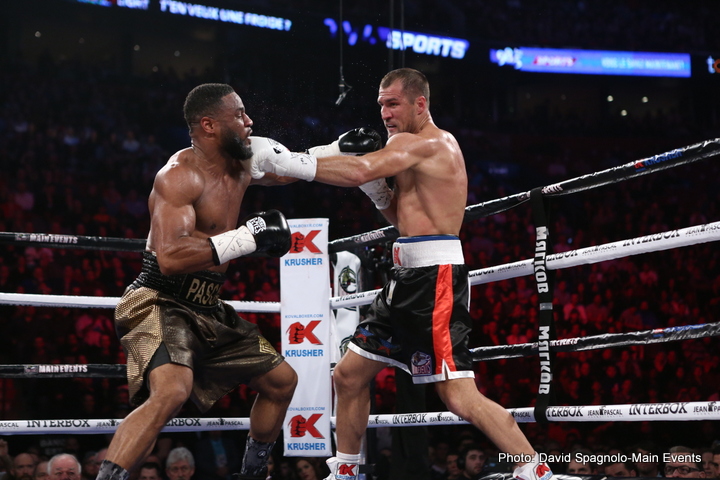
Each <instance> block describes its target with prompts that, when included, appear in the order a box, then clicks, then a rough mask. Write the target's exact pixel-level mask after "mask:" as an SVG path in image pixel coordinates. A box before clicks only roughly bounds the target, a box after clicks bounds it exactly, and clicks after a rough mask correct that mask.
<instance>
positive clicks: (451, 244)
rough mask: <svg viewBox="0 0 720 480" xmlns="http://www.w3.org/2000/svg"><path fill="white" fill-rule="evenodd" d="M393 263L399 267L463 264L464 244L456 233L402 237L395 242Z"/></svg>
mask: <svg viewBox="0 0 720 480" xmlns="http://www.w3.org/2000/svg"><path fill="white" fill-rule="evenodd" d="M393 263H394V264H395V266H398V267H408V268H416V267H429V266H430V265H447V264H450V265H463V264H464V263H465V257H464V256H463V251H462V244H461V243H460V239H459V238H458V237H456V236H455V235H421V236H417V237H400V238H398V239H397V240H395V243H394V244H393Z"/></svg>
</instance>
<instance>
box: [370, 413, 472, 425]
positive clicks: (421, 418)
mask: <svg viewBox="0 0 720 480" xmlns="http://www.w3.org/2000/svg"><path fill="white" fill-rule="evenodd" d="M468 423H470V422H468V421H467V420H465V419H463V418H462V417H458V416H457V415H455V414H454V413H451V412H429V413H402V414H396V415H392V414H391V415H387V414H386V415H370V418H369V419H368V427H371V428H377V427H388V426H395V427H397V426H408V427H409V426H414V425H466V424H468Z"/></svg>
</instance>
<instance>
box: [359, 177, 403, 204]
mask: <svg viewBox="0 0 720 480" xmlns="http://www.w3.org/2000/svg"><path fill="white" fill-rule="evenodd" d="M360 190H362V191H363V192H364V193H365V195H367V196H368V197H369V198H370V200H372V201H373V203H374V204H375V207H376V208H377V209H378V210H385V209H386V208H388V207H389V206H390V203H391V202H392V199H393V196H394V195H395V193H394V192H393V191H392V189H391V188H390V187H389V186H388V184H387V182H386V181H385V179H384V178H378V179H377V180H371V181H369V182H367V183H363V184H362V185H360Z"/></svg>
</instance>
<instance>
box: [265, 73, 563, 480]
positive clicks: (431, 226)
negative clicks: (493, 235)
mask: <svg viewBox="0 0 720 480" xmlns="http://www.w3.org/2000/svg"><path fill="white" fill-rule="evenodd" d="M429 98H430V90H429V86H428V82H427V79H426V78H425V76H424V75H423V74H422V73H421V72H418V71H417V70H413V69H409V68H402V69H398V70H394V71H392V72H390V73H388V74H387V75H386V76H385V77H384V78H383V79H382V81H381V82H380V90H379V95H378V103H379V105H380V114H381V116H382V120H383V122H384V124H385V128H386V130H387V132H388V137H389V139H388V142H387V145H386V146H385V147H384V148H382V149H381V150H378V151H376V152H374V153H368V154H366V155H364V156H361V157H348V156H338V148H337V144H338V142H342V141H343V136H341V137H340V138H339V139H338V141H336V142H334V143H333V144H330V145H326V146H322V147H315V148H311V149H309V150H308V153H309V155H301V154H289V153H287V152H286V151H281V149H277V148H276V149H274V150H273V149H270V148H255V155H254V156H253V158H252V165H251V172H252V175H253V177H254V178H262V175H263V173H264V172H272V173H276V174H283V175H288V176H292V177H296V178H300V179H303V180H307V181H313V180H314V181H318V182H322V183H327V184H331V185H337V186H341V187H354V186H360V188H361V189H362V190H363V191H364V192H365V193H366V194H367V195H368V196H369V197H370V198H371V199H372V201H373V202H374V203H375V205H376V207H377V208H378V209H379V210H380V211H381V212H382V214H383V215H384V216H385V218H386V219H387V220H388V221H389V222H390V223H392V224H393V225H394V226H395V227H396V228H397V229H398V231H399V232H400V235H401V237H400V238H399V239H398V240H397V241H396V242H395V244H394V245H393V260H394V263H395V267H394V269H393V275H392V280H391V281H390V282H389V283H388V284H387V285H386V286H385V288H383V290H382V292H381V293H380V294H379V295H378V296H377V298H376V299H375V301H374V302H373V304H372V305H371V307H370V310H369V311H368V314H367V316H366V318H365V319H364V321H363V322H361V324H360V325H359V326H358V328H357V330H356V332H355V336H354V338H353V339H352V340H351V343H350V345H349V350H348V352H347V353H346V354H345V356H344V357H343V358H342V360H341V361H340V362H339V363H338V365H337V367H336V368H335V373H334V377H333V378H334V382H335V389H336V393H337V410H338V415H337V427H336V428H337V454H336V457H332V458H331V459H330V460H328V465H329V466H330V470H331V475H330V476H329V477H328V479H329V480H354V479H355V478H356V476H357V473H358V468H357V467H358V463H359V461H360V448H361V442H362V438H363V435H364V433H365V430H366V428H367V421H368V415H369V412H370V395H369V391H370V390H369V385H370V382H371V381H372V380H373V379H374V378H375V375H376V374H377V373H378V372H379V371H380V370H382V369H383V368H384V367H385V366H386V365H387V364H388V363H390V364H393V365H396V366H398V367H400V368H402V369H404V370H405V371H407V372H408V373H409V374H411V375H412V376H413V381H414V382H415V383H431V382H432V383H435V384H436V388H437V391H438V394H439V396H440V398H441V399H442V400H443V401H444V402H445V404H446V405H447V407H448V408H449V409H450V411H452V412H453V413H455V414H456V415H459V416H460V417H462V418H464V419H466V420H468V421H470V422H471V423H473V424H474V425H475V426H476V427H477V428H479V429H480V430H481V431H482V432H483V433H484V434H485V435H486V436H487V437H488V438H489V439H490V440H492V441H493V442H494V443H495V445H496V446H497V447H498V449H499V450H500V451H502V452H505V453H509V454H512V455H514V456H517V457H516V458H517V460H518V463H519V464H520V465H521V466H520V467H518V468H517V469H516V470H515V473H514V474H515V476H516V477H517V478H521V479H523V480H538V479H540V480H548V479H549V478H550V477H551V476H552V472H551V471H550V469H549V468H548V466H547V465H546V464H544V463H540V462H539V460H538V457H537V456H536V453H535V451H534V449H533V448H532V446H531V445H530V443H529V442H528V440H527V439H526V438H525V436H524V435H523V433H522V431H521V430H520V428H519V427H518V425H517V423H516V422H515V419H514V418H513V417H512V415H511V414H510V413H508V412H507V410H505V409H504V408H502V407H501V406H500V405H498V404H497V403H495V402H493V401H492V400H490V399H488V398H486V397H485V396H483V395H482V394H481V393H480V392H479V391H478V389H477V387H476V386H475V382H474V380H473V377H474V373H473V366H472V358H471V355H470V352H469V350H468V346H467V344H468V334H469V332H470V329H471V326H472V319H471V318H470V314H469V312H468V305H469V281H468V268H467V266H466V265H465V261H464V258H463V251H462V246H461V244H460V240H459V238H458V235H459V233H460V227H461V225H462V221H463V216H464V214H465V204H466V200H467V174H466V171H465V161H464V159H463V155H462V152H461V151H460V147H459V146H458V143H457V141H456V140H455V138H454V137H453V136H452V135H451V134H450V133H448V132H446V131H444V130H441V129H439V128H438V127H437V126H436V125H435V123H434V122H433V120H432V117H431V115H430V111H429ZM253 145H255V140H253ZM392 176H394V177H395V187H394V190H391V189H390V188H388V185H387V184H386V183H385V178H386V177H392Z"/></svg>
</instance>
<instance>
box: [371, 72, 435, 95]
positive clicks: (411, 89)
mask: <svg viewBox="0 0 720 480" xmlns="http://www.w3.org/2000/svg"><path fill="white" fill-rule="evenodd" d="M397 80H400V81H401V82H402V88H403V91H404V92H405V95H407V97H408V98H409V99H410V100H411V101H413V102H414V101H415V99H416V98H417V97H420V96H422V97H425V99H426V100H427V102H428V104H430V83H429V82H428V79H427V77H425V74H423V73H422V72H421V71H419V70H415V69H414V68H398V69H396V70H392V71H391V72H388V73H387V74H386V75H385V76H384V77H383V79H382V80H381V81H380V88H387V87H389V86H390V85H392V84H393V83H395V82H396V81H397Z"/></svg>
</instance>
